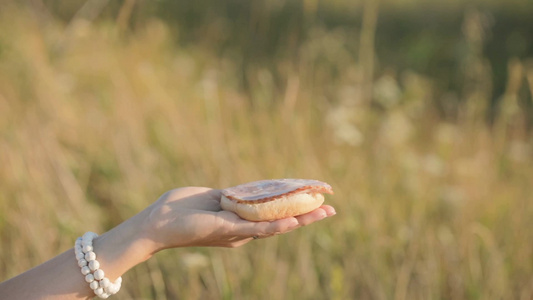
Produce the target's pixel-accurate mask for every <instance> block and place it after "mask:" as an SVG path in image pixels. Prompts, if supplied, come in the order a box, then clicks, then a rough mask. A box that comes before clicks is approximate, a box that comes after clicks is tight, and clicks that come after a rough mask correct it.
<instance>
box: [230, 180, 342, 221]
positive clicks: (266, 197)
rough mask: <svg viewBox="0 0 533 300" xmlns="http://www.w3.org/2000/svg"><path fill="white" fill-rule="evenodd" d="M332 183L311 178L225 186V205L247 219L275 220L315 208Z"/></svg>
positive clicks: (329, 192) (331, 192)
mask: <svg viewBox="0 0 533 300" xmlns="http://www.w3.org/2000/svg"><path fill="white" fill-rule="evenodd" d="M324 193H327V194H333V190H332V188H331V186H330V185H329V184H327V183H325V182H322V181H318V180H311V179H272V180H261V181H254V182H249V183H245V184H241V185H238V186H234V187H230V188H227V189H224V190H222V198H221V200H220V204H221V206H222V209H224V210H227V211H232V212H234V213H236V214H237V215H238V216H239V217H241V218H243V219H246V220H248V221H273V220H279V219H283V218H288V217H294V216H298V215H302V214H305V213H308V212H310V211H313V210H315V209H317V208H318V207H320V205H322V203H324V195H323V194H324Z"/></svg>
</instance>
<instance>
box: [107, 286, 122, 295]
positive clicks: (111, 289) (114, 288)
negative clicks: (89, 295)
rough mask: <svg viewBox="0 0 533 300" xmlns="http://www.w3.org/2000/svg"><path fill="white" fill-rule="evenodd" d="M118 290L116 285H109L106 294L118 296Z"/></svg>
mask: <svg viewBox="0 0 533 300" xmlns="http://www.w3.org/2000/svg"><path fill="white" fill-rule="evenodd" d="M118 290H119V289H118V288H117V286H115V285H109V286H107V287H105V291H106V293H108V294H110V295H114V294H116V293H117V292H118Z"/></svg>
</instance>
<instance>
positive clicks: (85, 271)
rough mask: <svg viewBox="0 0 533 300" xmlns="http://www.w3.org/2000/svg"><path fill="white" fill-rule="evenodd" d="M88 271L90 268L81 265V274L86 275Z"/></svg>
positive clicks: (89, 271)
mask: <svg viewBox="0 0 533 300" xmlns="http://www.w3.org/2000/svg"><path fill="white" fill-rule="evenodd" d="M89 273H91V269H89V267H87V266H83V267H81V274H83V275H87V274H89Z"/></svg>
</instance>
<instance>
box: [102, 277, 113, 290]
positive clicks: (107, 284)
mask: <svg viewBox="0 0 533 300" xmlns="http://www.w3.org/2000/svg"><path fill="white" fill-rule="evenodd" d="M110 284H111V281H109V279H107V278H104V279H102V280H100V287H102V288H106V287H108V286H109V285H110Z"/></svg>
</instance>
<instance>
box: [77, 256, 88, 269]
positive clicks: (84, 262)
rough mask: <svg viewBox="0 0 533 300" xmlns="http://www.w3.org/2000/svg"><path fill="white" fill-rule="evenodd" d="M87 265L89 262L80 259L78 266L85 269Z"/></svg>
mask: <svg viewBox="0 0 533 300" xmlns="http://www.w3.org/2000/svg"><path fill="white" fill-rule="evenodd" d="M86 265H87V261H86V260H85V259H83V258H82V259H80V260H78V266H80V268H83V267H85V266H86Z"/></svg>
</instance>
